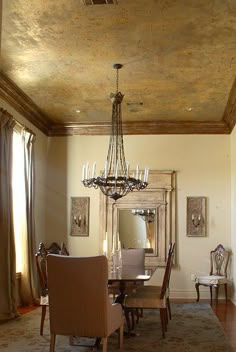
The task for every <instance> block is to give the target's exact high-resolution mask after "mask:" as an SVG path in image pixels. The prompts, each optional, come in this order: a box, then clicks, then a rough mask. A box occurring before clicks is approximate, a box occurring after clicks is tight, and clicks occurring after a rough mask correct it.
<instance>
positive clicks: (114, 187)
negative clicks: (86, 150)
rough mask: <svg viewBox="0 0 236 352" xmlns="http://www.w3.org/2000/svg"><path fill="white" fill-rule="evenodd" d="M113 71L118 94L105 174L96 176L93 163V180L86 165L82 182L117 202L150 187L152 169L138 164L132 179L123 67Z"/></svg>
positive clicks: (114, 102)
mask: <svg viewBox="0 0 236 352" xmlns="http://www.w3.org/2000/svg"><path fill="white" fill-rule="evenodd" d="M113 68H114V69H116V93H115V94H114V93H111V94H110V98H111V101H112V125H111V135H110V140H109V147H108V153H107V159H106V162H105V167H104V170H103V172H102V174H101V175H100V176H97V177H96V163H93V168H92V173H91V177H90V170H89V164H88V163H87V164H86V165H83V171H82V183H83V185H84V186H85V187H89V188H91V187H94V188H96V189H97V188H98V187H99V188H100V190H101V191H102V193H103V194H105V196H107V197H109V198H111V199H113V200H115V201H116V200H117V199H119V198H121V197H124V196H125V195H126V194H127V193H129V192H130V191H133V190H140V189H144V188H145V187H147V185H148V183H147V181H148V171H149V170H148V168H145V170H144V171H142V170H139V165H137V166H136V170H135V172H134V173H133V174H132V176H130V174H129V163H127V162H126V160H125V153H124V143H123V131H122V118H121V103H122V100H123V97H124V95H123V94H121V92H119V89H118V83H119V69H121V68H122V65H121V64H114V65H113Z"/></svg>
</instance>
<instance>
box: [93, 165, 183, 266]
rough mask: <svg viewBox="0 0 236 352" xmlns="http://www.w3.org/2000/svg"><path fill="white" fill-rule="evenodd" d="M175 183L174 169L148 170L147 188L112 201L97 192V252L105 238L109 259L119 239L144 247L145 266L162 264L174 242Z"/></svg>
mask: <svg viewBox="0 0 236 352" xmlns="http://www.w3.org/2000/svg"><path fill="white" fill-rule="evenodd" d="M175 183H176V181H175V171H153V170H152V171H150V172H149V183H148V186H147V188H145V189H144V190H140V191H133V192H130V193H129V194H127V195H126V196H125V197H123V198H120V199H118V200H117V201H116V202H114V201H113V200H111V199H110V198H107V197H105V196H104V195H103V193H102V192H100V219H101V221H100V240H99V244H100V253H103V243H104V240H105V239H106V243H107V251H106V253H107V255H108V259H110V258H111V252H112V248H113V249H114V248H117V246H118V242H119V240H120V242H121V247H123V248H139V246H140V247H143V248H145V252H146V253H145V265H147V266H148V265H165V262H166V257H167V250H168V246H169V243H170V242H175V208H176V204H175V201H176V198H175ZM145 216H146V219H147V221H145V220H143V218H145ZM142 217H143V218H142ZM148 217H149V221H150V222H148ZM152 220H154V221H152Z"/></svg>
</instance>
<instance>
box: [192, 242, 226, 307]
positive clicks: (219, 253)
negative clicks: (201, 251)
mask: <svg viewBox="0 0 236 352" xmlns="http://www.w3.org/2000/svg"><path fill="white" fill-rule="evenodd" d="M230 255H231V252H230V251H228V250H225V248H224V247H223V246H222V244H219V245H218V246H217V247H216V248H215V249H214V250H212V251H211V252H210V273H209V275H205V276H196V278H195V288H196V291H197V302H198V301H199V299H200V292H199V286H201V285H202V286H206V287H209V288H210V296H211V304H212V288H213V287H214V288H215V291H216V302H217V301H218V293H219V287H220V286H222V285H223V286H224V288H225V300H226V301H227V285H228V283H229V280H228V278H227V270H228V264H229V258H230Z"/></svg>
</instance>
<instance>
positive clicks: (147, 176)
mask: <svg viewBox="0 0 236 352" xmlns="http://www.w3.org/2000/svg"><path fill="white" fill-rule="evenodd" d="M148 173H149V169H148V168H147V175H146V182H148Z"/></svg>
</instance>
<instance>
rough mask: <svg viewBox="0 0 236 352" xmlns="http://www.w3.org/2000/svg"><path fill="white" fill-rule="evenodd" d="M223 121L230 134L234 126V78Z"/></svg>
mask: <svg viewBox="0 0 236 352" xmlns="http://www.w3.org/2000/svg"><path fill="white" fill-rule="evenodd" d="M223 121H225V123H226V124H227V125H228V126H229V129H230V132H232V131H233V128H234V126H235V124H236V77H235V78H234V82H233V84H232V88H231V90H230V93H229V98H228V101H227V104H226V107H225V111H224V114H223Z"/></svg>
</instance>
